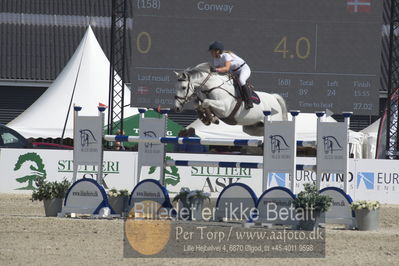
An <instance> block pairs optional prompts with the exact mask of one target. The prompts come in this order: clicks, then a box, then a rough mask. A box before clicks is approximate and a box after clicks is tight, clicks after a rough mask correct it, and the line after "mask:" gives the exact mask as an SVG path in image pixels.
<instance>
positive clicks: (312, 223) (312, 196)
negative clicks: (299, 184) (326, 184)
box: [293, 183, 332, 230]
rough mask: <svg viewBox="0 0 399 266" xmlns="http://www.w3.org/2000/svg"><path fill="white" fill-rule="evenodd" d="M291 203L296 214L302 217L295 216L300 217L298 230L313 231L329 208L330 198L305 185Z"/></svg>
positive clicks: (315, 188) (309, 185)
mask: <svg viewBox="0 0 399 266" xmlns="http://www.w3.org/2000/svg"><path fill="white" fill-rule="evenodd" d="M293 203H294V207H295V209H296V211H297V214H298V213H300V212H301V213H302V215H300V216H297V217H301V219H300V221H299V228H300V229H303V230H313V229H314V228H315V227H316V226H317V225H318V222H319V217H320V216H321V215H322V214H323V213H324V212H326V211H327V210H328V209H329V208H330V207H331V205H332V198H331V197H330V196H327V195H321V194H320V193H319V191H318V190H317V187H316V185H314V184H312V183H307V184H305V185H304V190H303V191H301V192H299V194H298V196H297V197H296V198H295V199H294V201H293Z"/></svg>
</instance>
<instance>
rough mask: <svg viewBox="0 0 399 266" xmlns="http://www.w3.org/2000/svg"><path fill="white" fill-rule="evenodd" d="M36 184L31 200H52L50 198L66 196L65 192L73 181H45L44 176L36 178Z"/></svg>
mask: <svg viewBox="0 0 399 266" xmlns="http://www.w3.org/2000/svg"><path fill="white" fill-rule="evenodd" d="M36 186H37V188H35V189H34V190H33V192H32V198H31V200H32V201H34V200H39V201H42V200H50V199H62V198H64V197H65V193H66V192H67V191H68V188H69V187H70V186H71V183H70V182H69V181H68V180H66V179H64V180H62V181H61V182H57V181H53V182H49V181H45V180H44V178H38V179H37V180H36Z"/></svg>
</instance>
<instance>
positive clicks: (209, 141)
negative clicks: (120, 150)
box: [104, 135, 263, 147]
mask: <svg viewBox="0 0 399 266" xmlns="http://www.w3.org/2000/svg"><path fill="white" fill-rule="evenodd" d="M104 139H105V140H106V141H121V142H122V141H123V142H133V143H149V144H192V145H217V146H250V147H258V146H260V145H261V144H262V143H263V141H262V140H258V139H213V138H197V137H184V138H179V137H155V138H152V137H141V136H121V135H105V136H104Z"/></svg>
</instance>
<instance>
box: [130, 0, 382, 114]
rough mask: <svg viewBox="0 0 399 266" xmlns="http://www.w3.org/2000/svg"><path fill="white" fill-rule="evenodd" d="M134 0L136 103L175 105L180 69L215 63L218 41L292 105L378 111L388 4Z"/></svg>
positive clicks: (373, 0)
mask: <svg viewBox="0 0 399 266" xmlns="http://www.w3.org/2000/svg"><path fill="white" fill-rule="evenodd" d="M132 1H133V28H132V30H133V34H132V36H133V42H132V44H133V45H132V47H131V49H132V58H131V62H130V66H131V73H130V75H131V82H132V92H133V93H132V99H131V105H132V106H136V107H155V106H159V105H160V106H162V107H173V105H174V95H175V90H174V84H175V82H176V77H175V75H174V73H173V71H179V70H183V69H186V68H188V67H191V66H195V65H197V64H199V63H202V62H211V61H212V58H211V57H210V54H209V52H208V46H209V44H210V43H211V42H213V41H215V40H218V41H221V42H223V43H224V45H225V48H226V50H231V51H233V52H235V53H237V54H238V55H239V56H240V57H242V58H243V59H244V60H245V61H246V62H247V64H248V65H249V66H250V68H251V70H252V75H251V77H250V79H249V82H250V83H251V84H253V85H254V87H255V88H256V90H259V91H265V92H269V93H278V94H280V95H282V96H283V97H284V98H285V100H286V101H287V105H288V108H289V109H298V110H301V111H302V112H314V111H320V110H326V109H330V110H331V111H333V112H335V113H341V112H342V111H353V112H354V113H355V114H363V115H373V114H377V113H378V109H379V106H378V102H379V89H380V81H379V79H380V62H381V39H382V38H381V37H382V13H383V10H382V9H383V7H382V5H383V1H381V0H132Z"/></svg>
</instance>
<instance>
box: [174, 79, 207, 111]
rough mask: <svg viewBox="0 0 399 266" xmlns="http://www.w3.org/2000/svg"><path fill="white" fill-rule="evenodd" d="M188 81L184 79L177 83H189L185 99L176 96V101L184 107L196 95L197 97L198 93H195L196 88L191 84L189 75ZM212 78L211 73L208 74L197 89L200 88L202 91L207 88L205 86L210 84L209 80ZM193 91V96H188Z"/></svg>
mask: <svg viewBox="0 0 399 266" xmlns="http://www.w3.org/2000/svg"><path fill="white" fill-rule="evenodd" d="M187 77H188V78H187V79H182V78H179V79H178V80H177V81H187V82H188V83H187V89H186V91H187V92H186V95H185V96H184V97H180V96H177V95H175V100H177V101H178V102H179V103H180V104H181V105H182V106H183V105H184V104H186V103H187V102H189V101H190V100H191V99H192V98H193V97H194V96H195V95H196V93H195V90H196V89H195V88H194V86H192V84H191V81H190V75H188V74H187ZM210 77H211V73H210V72H209V73H208V76H207V77H206V78H205V79H204V80H203V81H202V82H201V84H200V85H199V86H198V87H197V89H198V88H199V89H200V90H201V89H202V87H204V86H205V84H206V83H207V82H208V80H209V78H210ZM191 90H193V91H194V92H193V94H191V95H190V96H188V94H189V92H190V91H191Z"/></svg>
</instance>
